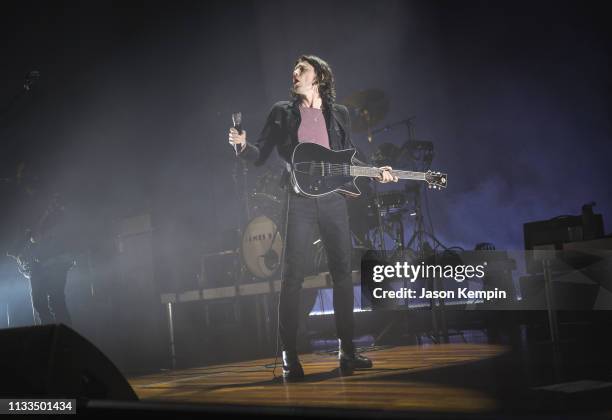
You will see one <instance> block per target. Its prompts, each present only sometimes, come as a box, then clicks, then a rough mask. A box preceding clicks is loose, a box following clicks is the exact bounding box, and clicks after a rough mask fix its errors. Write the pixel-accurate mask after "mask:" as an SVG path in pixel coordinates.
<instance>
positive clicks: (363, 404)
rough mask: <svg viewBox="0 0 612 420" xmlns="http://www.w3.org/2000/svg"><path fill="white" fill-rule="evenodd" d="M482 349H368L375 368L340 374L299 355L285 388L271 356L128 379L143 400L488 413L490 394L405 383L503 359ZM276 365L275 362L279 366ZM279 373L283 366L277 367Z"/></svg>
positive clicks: (325, 358) (499, 350)
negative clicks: (301, 376) (295, 374)
mask: <svg viewBox="0 0 612 420" xmlns="http://www.w3.org/2000/svg"><path fill="white" fill-rule="evenodd" d="M506 351H507V349H506V348H504V347H501V346H494V345H479V344H440V345H429V346H424V347H417V346H401V347H393V348H385V349H381V350H377V351H373V352H370V353H366V354H368V356H369V357H370V358H371V359H372V360H373V362H374V368H373V369H369V370H362V371H356V372H355V374H354V375H352V376H347V377H342V376H340V375H339V373H338V362H337V359H336V356H334V355H331V354H329V355H327V354H305V355H301V357H300V358H301V361H302V364H303V366H304V370H305V373H306V378H305V380H304V381H302V382H299V383H290V384H286V385H285V384H283V383H282V381H280V380H278V379H276V380H275V379H274V378H273V376H272V366H273V363H274V359H260V360H252V361H248V362H242V363H233V364H224V365H215V366H207V367H202V368H192V369H185V370H175V371H167V372H164V373H160V374H155V375H148V376H143V377H135V378H130V379H129V382H130V384H131V385H132V387H133V388H134V390H135V391H136V393H137V394H138V397H139V398H140V399H141V401H157V402H160V401H163V402H180V403H197V404H223V405H242V406H284V407H311V408H312V407H317V408H347V409H376V410H392V411H394V410H401V411H404V410H408V411H415V410H416V411H427V412H463V413H473V412H491V411H495V410H496V409H497V405H498V404H497V401H496V399H495V398H494V397H492V396H491V395H490V394H487V393H485V392H482V391H479V390H475V389H470V388H469V387H462V386H456V385H444V384H440V383H430V382H427V381H426V380H421V379H419V380H410V379H408V380H406V378H405V377H404V375H406V374H414V373H417V372H427V371H432V370H436V369H440V368H444V367H449V366H459V365H465V364H468V363H473V362H476V361H481V360H485V359H490V358H495V357H497V356H500V355H502V354H504V353H505V352H506ZM279 363H280V361H279ZM276 374H277V375H279V374H280V367H279V368H277V369H276Z"/></svg>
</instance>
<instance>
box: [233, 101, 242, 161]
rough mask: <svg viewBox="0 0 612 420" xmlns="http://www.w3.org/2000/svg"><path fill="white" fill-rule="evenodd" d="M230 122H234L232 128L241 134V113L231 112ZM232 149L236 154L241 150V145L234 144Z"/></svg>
mask: <svg viewBox="0 0 612 420" xmlns="http://www.w3.org/2000/svg"><path fill="white" fill-rule="evenodd" d="M232 122H233V123H234V128H235V129H236V131H238V134H242V113H241V112H234V113H233V114H232ZM234 150H235V151H236V156H238V154H239V153H240V151H241V146H238V145H237V144H234Z"/></svg>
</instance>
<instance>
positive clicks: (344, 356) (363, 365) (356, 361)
mask: <svg viewBox="0 0 612 420" xmlns="http://www.w3.org/2000/svg"><path fill="white" fill-rule="evenodd" d="M339 341H340V340H339ZM338 359H340V373H341V374H343V375H352V374H353V371H354V370H355V369H370V368H371V367H372V361H371V360H370V359H368V358H367V357H365V356H362V355H360V354H357V353H356V352H355V347H354V346H353V343H350V344H348V345H345V346H343V345H342V341H340V351H339V352H338Z"/></svg>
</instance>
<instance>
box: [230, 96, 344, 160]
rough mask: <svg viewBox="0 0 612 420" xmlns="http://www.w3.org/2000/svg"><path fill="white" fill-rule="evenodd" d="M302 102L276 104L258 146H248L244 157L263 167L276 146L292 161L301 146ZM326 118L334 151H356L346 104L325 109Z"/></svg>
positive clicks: (242, 154)
mask: <svg viewBox="0 0 612 420" xmlns="http://www.w3.org/2000/svg"><path fill="white" fill-rule="evenodd" d="M298 106H299V101H291V102H290V101H281V102H277V103H275V104H274V106H273V107H272V110H271V111H270V114H269V115H268V119H267V120H266V125H265V126H264V128H263V130H262V131H261V135H260V136H259V139H258V140H257V141H256V142H255V143H248V142H247V144H246V147H245V149H244V150H243V151H242V152H241V153H240V155H239V156H240V157H241V158H243V159H245V160H248V161H252V162H254V163H255V166H260V165H263V164H264V163H265V162H266V160H267V159H268V157H269V156H270V154H271V153H272V150H274V147H276V148H277V149H278V154H279V155H280V156H281V157H282V158H283V159H284V160H285V161H286V162H289V163H290V162H291V154H292V153H293V149H294V148H295V146H297V144H298V138H297V132H298V128H299V127H300V123H301V121H302V119H301V116H300V110H299V107H298ZM323 115H324V117H325V124H326V126H327V134H328V136H329V146H330V148H331V149H332V150H342V149H349V148H354V146H353V143H352V142H351V119H350V116H349V112H348V109H347V108H346V107H345V106H344V105H339V104H333V105H331V107H329V106H324V107H323Z"/></svg>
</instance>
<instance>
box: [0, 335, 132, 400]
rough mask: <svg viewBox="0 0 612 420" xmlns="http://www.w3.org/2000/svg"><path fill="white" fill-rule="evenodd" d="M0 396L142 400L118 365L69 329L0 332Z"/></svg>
mask: <svg viewBox="0 0 612 420" xmlns="http://www.w3.org/2000/svg"><path fill="white" fill-rule="evenodd" d="M0 349H1V350H0V354H2V358H0V372H2V373H1V375H0V395H2V397H4V398H6V397H17V398H27V397H39V398H40V397H63V398H76V399H111V400H131V401H135V400H138V397H137V396H136V394H135V393H134V391H133V390H132V388H131V387H130V385H129V384H128V382H127V381H126V379H125V378H124V377H123V375H122V374H121V373H120V372H119V370H118V369H117V368H116V367H115V365H114V364H113V363H112V362H111V361H110V360H109V359H108V358H107V357H106V356H105V355H104V354H103V353H102V352H101V351H100V350H98V349H97V348H96V347H95V346H94V345H93V344H92V343H90V342H89V341H88V340H86V339H85V338H83V337H82V336H80V335H79V334H77V333H76V332H75V331H74V330H72V329H70V328H69V327H67V326H65V325H63V324H58V325H42V326H34V327H22V328H10V329H4V330H0Z"/></svg>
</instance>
